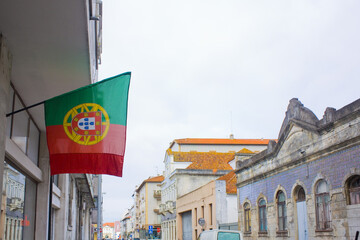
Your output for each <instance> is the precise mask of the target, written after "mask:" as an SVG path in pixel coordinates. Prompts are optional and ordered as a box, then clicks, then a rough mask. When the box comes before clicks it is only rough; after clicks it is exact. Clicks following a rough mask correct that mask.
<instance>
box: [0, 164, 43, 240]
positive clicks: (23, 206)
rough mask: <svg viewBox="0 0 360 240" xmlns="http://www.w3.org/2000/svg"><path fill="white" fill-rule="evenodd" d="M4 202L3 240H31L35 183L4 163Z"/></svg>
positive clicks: (33, 221) (33, 229) (33, 231)
mask: <svg viewBox="0 0 360 240" xmlns="http://www.w3.org/2000/svg"><path fill="white" fill-rule="evenodd" d="M3 177H4V179H3V181H4V188H3V189H5V192H4V193H5V195H3V199H4V201H5V202H6V211H5V216H4V217H5V226H4V235H3V236H4V239H14V240H32V239H34V233H35V228H34V226H35V207H36V199H35V198H36V183H35V182H34V181H32V180H31V179H30V178H28V177H26V176H25V175H23V174H22V173H20V172H19V171H18V170H16V169H15V168H14V167H12V166H11V165H10V164H9V162H8V161H5V162H4V175H3ZM5 199H6V200H5Z"/></svg>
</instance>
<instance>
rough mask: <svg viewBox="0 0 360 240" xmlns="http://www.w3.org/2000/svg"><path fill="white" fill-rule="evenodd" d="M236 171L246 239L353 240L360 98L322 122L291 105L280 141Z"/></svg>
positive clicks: (359, 204) (358, 204) (359, 193)
mask: <svg viewBox="0 0 360 240" xmlns="http://www.w3.org/2000/svg"><path fill="white" fill-rule="evenodd" d="M237 166H238V170H237V171H236V174H237V189H238V204H239V227H240V229H241V230H242V231H243V232H244V238H245V239H284V238H287V239H315V238H316V239H354V238H355V234H356V231H360V221H359V220H360V217H359V216H360V189H359V184H360V99H359V100H357V101H355V102H353V103H351V104H349V105H347V106H345V107H343V108H342V109H339V110H335V109H333V108H327V109H326V111H325V115H324V117H323V119H321V120H318V119H317V117H316V116H315V115H314V114H313V113H312V112H311V111H310V110H309V109H307V108H305V107H304V106H303V105H302V104H301V102H299V101H298V100H297V99H292V100H290V104H289V107H288V110H287V112H286V117H285V120H284V122H283V125H282V127H281V130H280V133H279V140H278V142H274V141H272V142H269V145H268V149H267V150H264V151H263V152H261V153H259V154H257V155H254V156H252V157H250V158H249V159H247V160H239V161H238V162H237ZM283 197H284V198H283ZM261 200H265V203H266V206H265V208H263V207H262V208H261V206H259V205H261V204H259V203H260V201H261ZM262 203H264V201H262ZM260 208H261V209H260ZM263 213H265V217H264V214H263ZM304 213H305V215H304ZM303 215H304V217H303ZM260 224H261V226H260Z"/></svg>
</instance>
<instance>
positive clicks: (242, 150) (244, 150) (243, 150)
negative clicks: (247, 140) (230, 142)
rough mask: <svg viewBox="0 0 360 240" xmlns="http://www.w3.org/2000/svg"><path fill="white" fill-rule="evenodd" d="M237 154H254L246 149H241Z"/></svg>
mask: <svg viewBox="0 0 360 240" xmlns="http://www.w3.org/2000/svg"><path fill="white" fill-rule="evenodd" d="M237 153H246V154H254V153H255V152H253V151H251V150H249V149H247V148H243V149H241V150H240V151H238V152H237Z"/></svg>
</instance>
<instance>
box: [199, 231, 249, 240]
mask: <svg viewBox="0 0 360 240" xmlns="http://www.w3.org/2000/svg"><path fill="white" fill-rule="evenodd" d="M198 240H243V235H242V233H241V232H240V231H234V230H222V229H213V230H206V231H203V232H202V233H201V234H200V236H199V238H198Z"/></svg>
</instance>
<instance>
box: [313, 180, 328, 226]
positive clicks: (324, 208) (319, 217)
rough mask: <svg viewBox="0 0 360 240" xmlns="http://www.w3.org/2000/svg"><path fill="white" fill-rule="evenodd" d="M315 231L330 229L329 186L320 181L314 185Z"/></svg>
mask: <svg viewBox="0 0 360 240" xmlns="http://www.w3.org/2000/svg"><path fill="white" fill-rule="evenodd" d="M315 198H316V205H315V207H316V229H317V230H327V229H330V224H331V219H330V195H329V186H328V184H327V182H326V181H325V180H320V181H319V182H318V183H317V185H316V194H315Z"/></svg>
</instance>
